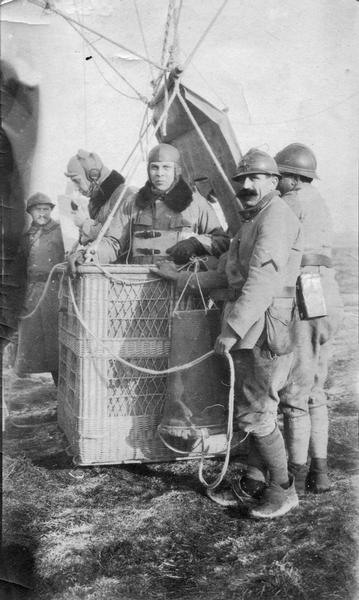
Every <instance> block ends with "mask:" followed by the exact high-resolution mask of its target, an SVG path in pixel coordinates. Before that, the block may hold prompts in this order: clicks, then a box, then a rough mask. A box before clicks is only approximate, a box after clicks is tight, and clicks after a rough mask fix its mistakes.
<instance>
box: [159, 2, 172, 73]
mask: <svg viewBox="0 0 359 600" xmlns="http://www.w3.org/2000/svg"><path fill="white" fill-rule="evenodd" d="M172 14H173V0H169V2H168V10H167V20H166V27H165V33H164V37H163V44H162V54H161V65H162V68H164V65H165V57H166V51H167V47H168V37H169V31H170V27H171V19H172Z"/></svg>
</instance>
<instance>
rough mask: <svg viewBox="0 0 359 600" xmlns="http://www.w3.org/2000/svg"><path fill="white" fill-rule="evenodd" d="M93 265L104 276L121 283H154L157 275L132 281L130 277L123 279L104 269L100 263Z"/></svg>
mask: <svg viewBox="0 0 359 600" xmlns="http://www.w3.org/2000/svg"><path fill="white" fill-rule="evenodd" d="M93 266H94V267H97V269H98V270H99V271H101V273H103V274H104V275H105V276H106V277H108V279H112V280H113V281H117V283H122V284H123V285H132V284H145V283H154V282H155V281H158V277H155V278H154V279H145V280H143V281H133V280H132V279H131V280H127V281H126V280H125V279H121V278H120V277H116V275H113V273H111V271H108V270H107V269H105V267H103V265H100V264H99V263H93Z"/></svg>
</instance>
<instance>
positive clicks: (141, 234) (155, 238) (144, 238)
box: [132, 227, 195, 264]
mask: <svg viewBox="0 0 359 600" xmlns="http://www.w3.org/2000/svg"><path fill="white" fill-rule="evenodd" d="M194 235H195V234H194V232H193V231H183V230H182V231H181V230H178V229H169V230H161V229H143V230H138V229H137V228H136V227H135V231H134V232H133V234H132V262H134V263H137V264H151V263H154V262H155V261H156V260H158V259H159V258H168V254H167V253H166V250H167V249H168V248H171V246H175V244H177V243H178V242H181V241H182V240H187V239H188V238H190V237H193V236H194Z"/></svg>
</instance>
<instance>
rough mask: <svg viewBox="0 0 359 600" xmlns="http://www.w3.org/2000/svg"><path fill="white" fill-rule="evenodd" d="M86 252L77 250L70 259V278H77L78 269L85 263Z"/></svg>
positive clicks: (68, 268) (68, 269) (68, 266)
mask: <svg viewBox="0 0 359 600" xmlns="http://www.w3.org/2000/svg"><path fill="white" fill-rule="evenodd" d="M85 260H86V258H85V250H84V249H82V250H76V251H75V252H73V253H72V254H70V256H69V258H68V265H67V271H68V274H69V275H70V277H76V275H77V267H78V266H79V265H83V264H84V262H85Z"/></svg>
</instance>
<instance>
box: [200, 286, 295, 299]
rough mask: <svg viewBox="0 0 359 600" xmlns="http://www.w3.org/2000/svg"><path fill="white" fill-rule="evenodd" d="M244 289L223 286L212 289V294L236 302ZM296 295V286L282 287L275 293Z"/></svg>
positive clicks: (291, 296) (284, 296)
mask: <svg viewBox="0 0 359 600" xmlns="http://www.w3.org/2000/svg"><path fill="white" fill-rule="evenodd" d="M241 291H242V290H238V289H234V288H221V289H218V290H211V293H210V296H211V298H213V300H217V301H220V300H224V301H226V302H235V301H236V300H238V298H239V296H240V295H241ZM294 297H295V287H293V286H285V287H283V288H282V289H281V291H280V292H278V294H276V295H275V298H294Z"/></svg>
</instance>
